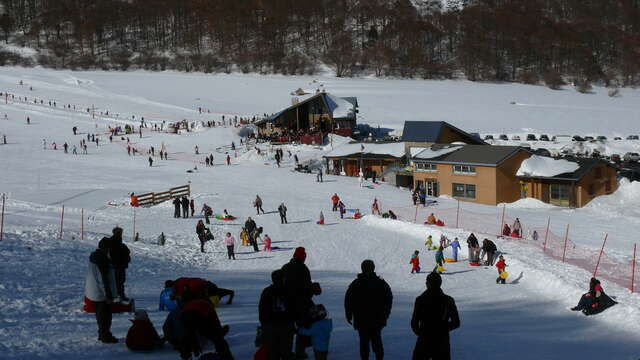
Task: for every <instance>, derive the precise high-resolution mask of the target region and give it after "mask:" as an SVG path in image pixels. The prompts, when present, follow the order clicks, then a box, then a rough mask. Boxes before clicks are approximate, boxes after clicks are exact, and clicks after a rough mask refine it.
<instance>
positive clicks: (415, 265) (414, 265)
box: [409, 250, 420, 274]
mask: <svg viewBox="0 0 640 360" xmlns="http://www.w3.org/2000/svg"><path fill="white" fill-rule="evenodd" d="M419 253H420V252H419V251H418V250H416V251H415V252H414V253H413V255H411V260H410V261H409V264H411V273H412V274H413V273H414V272H415V273H419V272H420V258H419V257H418V254H419Z"/></svg>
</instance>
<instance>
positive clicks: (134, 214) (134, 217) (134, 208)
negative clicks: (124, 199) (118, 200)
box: [133, 206, 136, 239]
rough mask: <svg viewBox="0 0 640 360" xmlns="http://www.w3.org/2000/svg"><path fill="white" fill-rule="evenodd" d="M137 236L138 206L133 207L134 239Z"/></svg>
mask: <svg viewBox="0 0 640 360" xmlns="http://www.w3.org/2000/svg"><path fill="white" fill-rule="evenodd" d="M135 238H136V207H135V206H134V207H133V239H135Z"/></svg>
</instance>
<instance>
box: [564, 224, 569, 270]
mask: <svg viewBox="0 0 640 360" xmlns="http://www.w3.org/2000/svg"><path fill="white" fill-rule="evenodd" d="M567 240H569V224H567V232H565V234H564V249H563V250H562V262H564V260H565V255H566V254H567Z"/></svg>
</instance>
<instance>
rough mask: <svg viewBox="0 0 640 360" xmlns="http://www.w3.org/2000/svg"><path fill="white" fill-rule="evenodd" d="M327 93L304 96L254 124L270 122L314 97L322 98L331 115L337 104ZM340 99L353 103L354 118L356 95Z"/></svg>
mask: <svg viewBox="0 0 640 360" xmlns="http://www.w3.org/2000/svg"><path fill="white" fill-rule="evenodd" d="M328 95H329V94H328V93H326V92H319V93H317V94H313V95H311V96H309V97H308V98H306V99H304V100H302V101H299V102H298V103H296V104H292V105H290V106H288V107H287V108H285V109H282V110H280V111H278V112H277V113H274V114H272V115H269V116H267V117H265V118H263V119H261V120H259V121H256V123H255V124H256V125H260V124H263V123H266V122H272V121H274V120H278V118H280V116H282V114H284V113H285V112H287V111H289V110H292V109H295V108H297V107H298V106H301V105H303V104H305V103H308V102H309V101H311V100H313V99H316V98H322V100H323V102H324V104H325V105H326V106H327V108H328V111H329V113H330V114H332V115H333V111H334V110H335V109H336V108H337V107H338V104H336V103H335V102H334V101H333V100H332V99H331V97H330V96H328ZM341 99H342V100H345V101H347V102H349V103H350V104H351V105H353V107H354V108H353V109H354V111H353V113H352V114H350V118H352V119H353V120H355V108H357V107H358V98H356V97H343V98H341Z"/></svg>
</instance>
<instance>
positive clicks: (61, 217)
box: [58, 205, 64, 240]
mask: <svg viewBox="0 0 640 360" xmlns="http://www.w3.org/2000/svg"><path fill="white" fill-rule="evenodd" d="M63 226H64V205H62V215H61V216H60V235H59V237H58V239H60V240H62V230H63Z"/></svg>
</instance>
